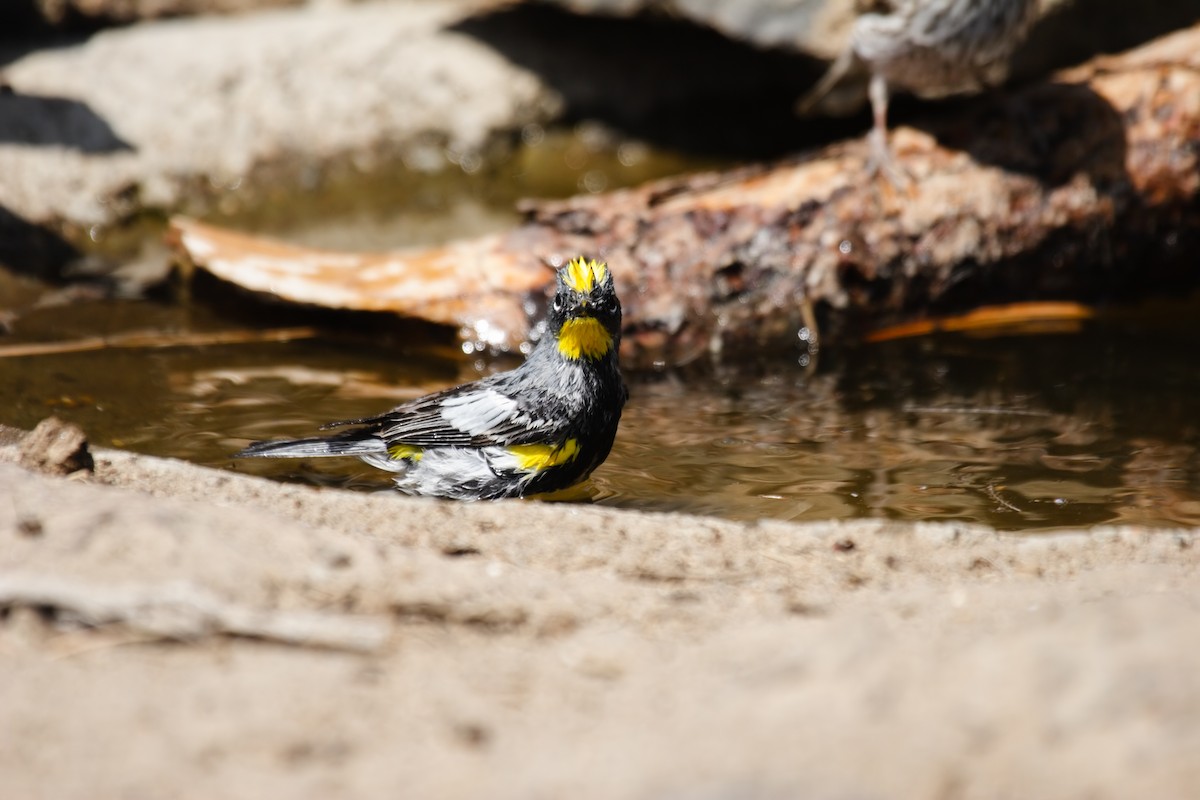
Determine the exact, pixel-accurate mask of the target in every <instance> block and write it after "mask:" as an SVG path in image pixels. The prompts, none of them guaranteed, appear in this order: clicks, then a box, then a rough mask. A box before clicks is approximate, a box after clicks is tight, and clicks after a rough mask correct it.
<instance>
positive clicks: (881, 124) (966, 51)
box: [798, 0, 1038, 183]
mask: <svg viewBox="0 0 1200 800" xmlns="http://www.w3.org/2000/svg"><path fill="white" fill-rule="evenodd" d="M883 5H884V7H885V9H886V11H885V13H865V14H862V15H860V16H859V17H858V19H856V20H855V21H854V25H853V27H852V28H851V32H850V41H849V44H848V45H847V47H846V49H845V50H844V51H843V52H842V54H841V55H840V56H839V57H838V58H837V60H836V61H835V62H834V63H833V65H832V66H831V67H830V68H829V71H828V72H826V73H825V76H824V77H823V78H822V79H821V80H820V81H819V82H818V83H817V85H816V86H815V87H814V88H813V89H812V91H810V92H809V93H808V94H807V95H806V96H805V97H804V98H803V99H802V100H801V101H800V103H799V104H798V109H799V110H800V112H801V113H804V112H806V111H808V110H810V109H812V108H813V107H814V106H815V105H816V104H817V103H818V102H819V101H820V100H821V99H822V98H823V97H824V96H825V95H826V94H828V93H829V91H830V90H831V89H832V88H833V87H834V85H836V84H837V83H838V82H839V81H840V80H841V79H842V78H843V77H844V76H846V75H847V74H848V73H851V72H854V71H857V70H862V69H865V70H866V71H868V72H869V73H870V76H871V77H870V83H869V84H868V94H869V97H870V100H871V111H872V112H873V114H874V118H875V119H874V126H873V127H872V129H871V134H870V146H871V165H870V169H871V171H872V173H875V172H880V171H882V172H883V173H884V175H885V176H887V177H888V178H889V179H890V180H892V182H893V183H904V182H906V181H905V180H904V179H903V174H902V173H901V172H899V171H898V170H896V168H895V166H894V165H893V164H892V160H891V154H890V151H889V148H888V141H887V107H888V92H889V91H894V90H897V89H899V90H904V91H908V92H911V93H912V94H915V95H917V96H918V97H922V98H927V99H935V98H939V97H945V96H948V95H952V94H961V93H966V92H978V91H982V90H984V89H987V88H990V87H994V86H997V85H999V84H1000V83H1002V82H1003V81H1004V79H1005V78H1006V77H1007V76H1008V67H1009V60H1010V58H1011V56H1012V53H1013V51H1014V50H1015V49H1016V47H1017V45H1018V44H1020V42H1021V40H1022V39H1023V38H1024V37H1025V33H1026V32H1027V31H1028V29H1029V26H1030V25H1031V24H1032V23H1033V21H1034V19H1035V18H1036V17H1037V12H1038V0H883Z"/></svg>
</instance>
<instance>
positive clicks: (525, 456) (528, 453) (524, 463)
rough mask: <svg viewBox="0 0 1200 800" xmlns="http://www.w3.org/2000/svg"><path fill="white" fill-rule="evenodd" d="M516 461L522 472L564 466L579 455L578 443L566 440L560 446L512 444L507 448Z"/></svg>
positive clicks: (575, 440)
mask: <svg viewBox="0 0 1200 800" xmlns="http://www.w3.org/2000/svg"><path fill="white" fill-rule="evenodd" d="M508 452H510V453H512V454H513V455H514V456H515V457H516V459H517V469H519V470H521V471H522V472H541V471H542V470H545V469H548V468H550V467H557V466H559V465H560V464H566V463H567V462H568V461H570V460H572V459H573V458H575V456H576V455H578V454H579V441H578V440H577V439H567V440H566V441H565V442H563V443H562V444H557V445H555V444H514V445H512V446H510V447H509V448H508Z"/></svg>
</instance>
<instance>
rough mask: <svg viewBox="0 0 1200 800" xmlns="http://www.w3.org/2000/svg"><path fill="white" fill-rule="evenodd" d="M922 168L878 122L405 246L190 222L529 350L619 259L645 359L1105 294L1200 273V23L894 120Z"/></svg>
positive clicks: (333, 284)
mask: <svg viewBox="0 0 1200 800" xmlns="http://www.w3.org/2000/svg"><path fill="white" fill-rule="evenodd" d="M892 145H893V148H894V151H895V153H896V155H897V157H898V161H899V164H900V165H901V166H902V167H903V168H904V169H905V170H906V171H907V172H908V173H909V175H910V176H911V177H912V178H913V179H914V180H913V182H912V183H913V185H912V187H911V188H910V189H909V190H908V191H907V192H905V193H899V192H896V191H895V190H893V189H892V187H891V186H890V185H888V184H886V183H885V182H883V181H878V180H872V179H870V178H868V176H867V173H866V169H865V167H866V159H867V156H868V150H867V147H866V144H865V141H863V140H855V141H850V142H845V143H841V144H836V145H832V146H830V147H828V148H826V149H824V150H821V151H819V152H814V153H808V154H805V155H803V156H801V157H797V158H795V159H792V160H789V161H787V162H784V163H777V164H771V165H764V166H753V167H746V168H742V169H738V170H734V171H731V172H727V173H722V174H715V173H710V174H701V175H692V176H687V177H682V178H678V179H669V180H665V181H659V182H655V183H652V184H648V185H646V186H643V187H639V188H635V189H629V190H622V191H616V192H612V193H609V194H605V195H598V196H581V197H576V198H572V199H569V200H565V201H559V202H533V203H529V204H527V207H526V211H527V212H528V219H527V221H526V222H525V223H524V224H522V225H521V226H519V227H518V228H516V229H514V230H512V231H509V232H507V233H503V234H499V235H492V236H488V237H484V238H480V239H475V240H471V241H467V242H461V243H457V244H454V245H450V246H447V247H438V248H431V249H426V250H418V251H411V252H407V253H394V254H386V255H382V254H381V255H363V254H358V255H347V254H323V253H317V252H314V251H310V250H304V251H301V250H299V249H296V248H288V247H286V246H284V245H279V244H273V243H268V242H264V241H263V240H256V239H252V238H249V237H244V236H241V235H240V234H233V233H231V232H227V231H221V230H219V229H215V228H212V227H210V226H205V225H201V224H200V223H196V222H194V221H191V220H185V219H178V220H175V221H174V222H173V236H174V240H175V241H176V242H177V243H178V244H179V246H180V249H181V250H182V251H183V252H184V253H185V254H186V255H187V257H188V258H190V259H191V260H192V261H193V262H194V263H196V264H197V265H199V266H200V267H202V268H204V269H207V270H209V271H211V272H213V273H214V274H216V275H218V276H220V277H222V278H224V279H226V280H229V281H232V282H234V283H237V284H240V285H242V286H246V287H249V288H253V289H256V290H260V291H267V292H271V293H273V294H276V295H278V296H279V297H282V298H285V299H289V300H294V301H299V302H306V303H314V304H317V305H327V306H335V307H343V308H362V309H369V310H376V311H378V310H390V311H396V312H398V313H402V314H411V315H416V316H420V317H423V318H426V319H430V320H434V321H437V322H443V323H447V324H452V325H456V326H458V327H459V328H460V329H461V331H462V333H463V336H464V337H465V338H466V339H468V340H473V341H474V342H476V343H477V344H478V345H480V346H481V347H483V346H491V347H498V348H511V347H512V346H514V345H515V344H516V343H518V342H520V341H522V340H524V339H525V338H526V337H527V336H529V335H530V333H531V330H532V324H533V322H534V321H535V320H536V319H537V317H538V315H539V314H540V308H539V305H538V304H537V303H533V302H531V298H540V297H542V296H544V290H545V288H546V287H547V286H548V284H549V281H550V278H551V272H550V270H549V269H548V268H547V267H546V264H547V263H549V264H554V263H559V262H561V260H562V259H565V258H569V257H571V256H574V255H576V254H579V253H582V254H587V255H590V256H595V257H599V258H603V259H605V260H607V261H608V262H609V264H610V266H611V267H612V269H613V273H614V275H615V276H616V279H617V283H618V289H619V291H620V294H621V298H622V302H623V304H624V307H625V314H626V318H625V319H626V336H625V341H624V343H623V355H624V356H625V358H626V359H627V363H640V364H647V363H664V364H675V363H683V362H686V361H688V360H690V359H692V358H695V357H696V356H697V355H700V354H703V353H706V352H715V353H721V352H729V351H731V350H734V351H745V350H747V349H761V348H764V347H766V348H770V349H778V348H780V347H788V346H793V347H794V346H796V345H797V343H798V342H797V334H798V333H799V334H801V336H800V338H801V339H805V338H806V337H807V336H808V334H809V333H811V331H810V330H809V328H810V325H811V321H810V318H809V317H808V316H806V312H807V311H809V310H811V309H812V308H816V309H817V310H818V312H819V314H818V317H819V318H820V319H821V320H822V322H823V330H822V335H824V336H825V337H831V336H833V337H836V336H839V335H845V334H846V333H847V332H855V333H858V332H860V331H861V330H862V328H863V326H864V325H865V327H867V328H873V327H878V326H882V325H885V324H895V323H897V322H900V321H903V320H906V319H911V318H912V317H914V316H921V315H929V314H940V313H952V312H961V311H963V310H965V309H969V308H973V307H977V306H981V305H990V304H995V303H1012V302H1018V301H1031V300H1041V301H1045V300H1076V301H1085V302H1086V301H1089V300H1092V299H1097V298H1122V297H1126V296H1130V295H1133V294H1136V293H1140V292H1143V291H1149V290H1154V289H1161V288H1163V287H1166V286H1170V287H1175V286H1178V285H1180V284H1181V283H1187V284H1194V283H1195V282H1196V279H1197V277H1198V273H1197V270H1196V259H1195V253H1196V251H1197V247H1200V26H1195V27H1192V28H1189V29H1185V30H1182V31H1179V32H1177V33H1175V34H1172V35H1170V36H1167V37H1164V38H1162V39H1159V40H1156V41H1154V42H1152V43H1150V44H1147V45H1145V46H1143V47H1141V48H1139V49H1137V50H1134V51H1130V52H1128V53H1125V54H1123V55H1120V56H1113V57H1105V58H1100V59H1096V60H1094V61H1092V62H1089V63H1087V64H1085V65H1083V66H1080V67H1078V68H1075V69H1072V70H1069V71H1066V72H1063V73H1060V74H1058V75H1057V76H1055V77H1054V78H1053V79H1052V80H1050V81H1048V82H1045V83H1042V84H1038V85H1033V86H1028V87H1025V88H1023V89H1019V90H1015V91H1012V92H1009V93H1004V94H998V95H992V96H990V97H986V98H979V99H976V100H972V101H967V102H965V103H964V104H963V106H961V114H958V115H956V116H954V117H953V118H949V116H948V115H945V116H943V117H941V118H940V121H938V122H937V123H936V124H935V125H932V126H930V127H929V128H928V129H925V130H917V129H914V128H911V127H899V128H897V129H895V130H894V131H893V133H892Z"/></svg>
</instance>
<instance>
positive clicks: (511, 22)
mask: <svg viewBox="0 0 1200 800" xmlns="http://www.w3.org/2000/svg"><path fill="white" fill-rule="evenodd" d="M453 30H456V31H458V32H459V33H463V34H466V35H468V36H471V37H472V38H475V39H477V40H479V41H481V42H483V43H485V44H487V45H488V46H489V47H492V48H493V49H495V50H496V51H498V52H500V53H501V54H503V55H504V57H505V58H508V59H509V60H511V61H512V62H514V63H516V64H518V65H520V66H522V67H525V68H527V69H530V70H532V71H533V72H536V73H537V74H538V75H539V77H541V79H542V80H544V81H546V82H547V83H548V84H549V85H550V86H551V87H553V88H554V89H555V90H556V91H558V92H559V93H560V94H561V95H562V97H563V98H564V100H565V101H566V105H567V116H568V119H582V118H588V119H595V120H599V121H601V122H604V123H607V124H609V125H612V126H613V127H615V128H617V129H619V130H621V131H622V132H624V133H626V134H628V135H631V136H635V137H639V138H643V139H646V140H648V141H652V142H655V143H657V144H660V145H664V146H667V147H674V148H676V149H680V150H684V151H688V152H692V153H703V154H709V155H727V156H733V157H742V158H767V157H776V156H780V155H783V154H785V153H790V152H795V151H797V150H800V149H803V148H805V147H807V146H811V145H814V144H816V143H818V142H821V141H824V140H827V139H829V138H830V137H831V134H832V133H834V132H835V131H836V130H846V125H845V123H843V122H841V121H833V122H830V121H827V120H805V119H800V118H799V117H797V116H796V114H795V113H794V111H793V107H794V105H795V102H796V98H797V97H799V96H800V94H801V93H802V92H803V91H804V89H805V88H806V87H808V86H809V85H810V84H811V83H812V82H813V80H815V78H816V77H817V76H818V75H820V73H821V72H822V70H823V66H822V65H821V64H820V63H818V62H817V61H815V60H813V59H811V58H807V57H805V56H802V55H797V54H792V53H787V52H784V51H782V50H760V49H757V48H755V47H754V46H752V45H750V44H744V43H741V42H736V41H734V40H732V39H729V38H727V37H725V36H722V35H721V34H719V33H717V32H715V31H713V30H711V29H709V28H705V27H702V26H699V25H695V24H693V23H689V22H686V21H682V20H679V19H668V18H665V17H656V16H650V15H641V16H638V17H634V18H622V19H615V18H609V17H602V16H582V15H576V14H571V13H569V12H566V11H561V10H558V9H555V8H550V7H547V6H538V5H530V4H526V5H520V6H515V7H511V8H506V9H502V10H499V11H494V12H491V13H485V14H481V15H478V16H474V17H470V18H468V19H466V20H464V21H462V22H460V23H458V24H457V25H455V26H454V28H453Z"/></svg>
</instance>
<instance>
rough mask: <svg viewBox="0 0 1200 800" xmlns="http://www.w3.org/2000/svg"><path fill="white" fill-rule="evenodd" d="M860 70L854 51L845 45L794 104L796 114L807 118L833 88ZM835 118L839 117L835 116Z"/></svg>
mask: <svg viewBox="0 0 1200 800" xmlns="http://www.w3.org/2000/svg"><path fill="white" fill-rule="evenodd" d="M861 69H862V64H861V63H860V62H859V61H858V58H857V56H855V54H854V51H853V50H852V49H851V48H850V47H849V46H848V45H847V47H846V49H845V50H843V51H842V53H841V55H839V56H838V57H837V60H835V61H834V62H833V63H832V64H830V65H829V69H827V70H826V71H825V74H824V75H823V76H822V77H821V79H820V80H819V81H817V83H816V84H815V85H814V86H813V87H812V88H811V89H809V90H808V92H806V93H805V95H804V96H803V97H801V98H800V100H799V101H797V102H796V113H797V114H799V115H800V116H809V115H810V114H812V113H813V112H814V111H815V110H816V109H817V107H818V106H820V105H821V104H822V102H823V101H824V100H825V98H826V97H827V96H828V95H829V93H830V92H831V91H833V87H834V86H837V85H838V84H839V83H841V82H842V80H843V79H845V78H846V77H847V76H849V75H851V74H855V73H857V72H859V71H860V70H861ZM835 116H840V114H836V113H835Z"/></svg>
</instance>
